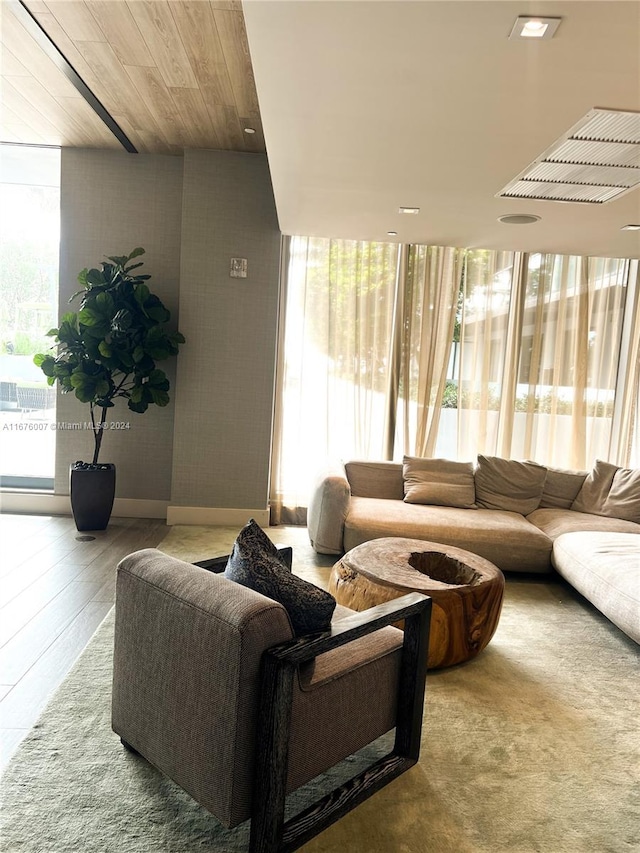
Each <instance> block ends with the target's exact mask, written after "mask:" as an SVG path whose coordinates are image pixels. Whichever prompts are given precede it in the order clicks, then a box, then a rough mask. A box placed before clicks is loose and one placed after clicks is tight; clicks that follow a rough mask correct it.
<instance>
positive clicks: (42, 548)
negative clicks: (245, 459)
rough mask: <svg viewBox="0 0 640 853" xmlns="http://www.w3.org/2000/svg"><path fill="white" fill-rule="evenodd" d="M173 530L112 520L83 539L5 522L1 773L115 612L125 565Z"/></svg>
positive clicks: (25, 518)
mask: <svg viewBox="0 0 640 853" xmlns="http://www.w3.org/2000/svg"><path fill="white" fill-rule="evenodd" d="M168 529H169V528H168V527H167V526H166V524H165V522H164V520H156V519H135V518H112V519H111V521H110V523H109V527H108V528H107V530H104V531H100V532H96V533H91V534H81V533H78V531H77V530H76V528H75V524H74V522H73V519H71V518H66V517H52V516H31V515H8V514H2V515H0V770H1V769H2V768H3V767H4V766H5V765H6V763H7V762H8V760H9V759H10V757H11V755H12V754H13V753H14V751H15V749H16V748H17V746H18V744H19V743H20V741H21V740H22V739H23V738H24V736H25V735H26V734H27V732H28V731H29V730H30V729H31V728H32V726H33V724H34V723H35V722H36V720H37V718H38V717H39V715H40V713H41V712H42V710H43V709H44V707H45V705H46V703H47V701H48V699H49V698H50V696H51V694H52V693H53V692H54V691H55V690H56V689H57V688H58V687H59V685H60V684H61V683H62V681H63V680H64V678H65V677H66V675H67V673H68V672H69V670H70V669H71V667H72V666H73V664H74V662H75V661H76V659H77V658H78V656H79V655H80V653H81V652H82V650H83V649H84V648H85V646H86V645H87V643H88V642H89V640H90V639H91V637H92V636H93V634H94V632H95V630H96V628H97V627H98V625H99V624H100V623H101V622H102V620H103V619H104V617H105V616H106V615H107V613H108V612H109V610H110V609H111V607H112V606H113V603H114V596H115V569H116V565H117V563H118V561H119V560H120V559H121V558H122V557H124V556H126V555H127V554H130V553H131V552H132V551H137V550H138V549H140V548H153V547H155V546H156V545H158V544H159V543H160V542H161V541H162V539H163V538H164V537H165V535H166V534H167V532H168ZM87 535H90V536H93V537H95V538H94V539H91V540H90V541H82V539H81V537H83V536H87Z"/></svg>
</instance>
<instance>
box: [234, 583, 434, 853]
mask: <svg viewBox="0 0 640 853" xmlns="http://www.w3.org/2000/svg"><path fill="white" fill-rule="evenodd" d="M431 604H432V602H431V599H430V598H427V597H426V596H424V595H420V594H419V593H410V594H409V595H405V596H403V597H402V598H398V599H396V600H394V601H391V602H388V603H386V604H380V605H378V606H377V607H372V608H370V609H369V610H365V611H363V612H361V613H355V614H354V615H353V616H349V617H346V618H345V619H342V620H340V621H339V622H337V623H336V624H335V627H334V628H333V629H332V630H331V632H330V633H326V634H321V635H316V636H315V637H304V638H301V639H298V640H294V641H292V642H291V643H286V644H284V645H281V646H276V647H274V648H273V649H269V651H267V652H266V653H265V654H264V656H263V663H262V666H263V671H262V692H261V703H260V711H259V720H260V722H259V728H258V737H257V753H256V772H255V787H254V792H253V813H252V817H251V839H250V845H249V851H250V853H289V851H293V850H297V849H298V848H299V847H301V846H302V845H303V844H305V843H306V842H307V841H309V840H310V839H311V838H313V837H314V836H315V835H317V834H318V833H320V832H322V831H323V830H324V829H326V828H327V827H328V826H330V825H331V824H332V823H334V822H335V821H337V820H339V819H340V818H341V817H343V816H344V815H345V814H347V812H349V811H351V809H353V808H355V807H356V806H358V805H360V803H362V802H364V801H365V800H366V799H368V798H369V797H370V796H371V795H372V794H375V793H376V791H378V790H380V788H382V787H383V786H384V785H386V784H388V783H389V782H391V781H392V780H393V779H395V778H396V777H397V776H399V775H400V774H401V773H404V772H405V771H406V770H408V769H409V768H410V767H412V766H413V765H414V764H415V763H416V762H417V760H418V757H419V755H420V738H421V733H422V714H423V707H424V691H425V680H426V674H427V656H428V653H429V627H430V621H431ZM400 619H404V643H403V647H402V663H401V669H400V683H399V685H398V708H397V716H396V734H395V743H394V747H393V749H392V751H391V752H389V753H388V754H387V755H385V756H383V757H382V758H380V759H378V760H377V761H376V762H375V764H373V765H372V766H371V767H369V768H368V769H367V770H365V771H363V772H362V773H360V774H359V775H357V776H355V777H354V778H352V779H350V780H349V781H347V782H345V783H344V784H342V785H340V786H338V787H337V788H335V789H334V790H332V791H331V792H329V793H328V794H326V795H325V796H324V797H322V798H321V799H319V800H318V801H317V802H315V803H313V804H312V805H310V806H309V807H308V808H306V809H305V810H304V811H303V812H301V813H300V814H298V815H296V816H295V817H293V818H291V819H290V820H289V821H287V822H286V823H285V821H284V807H285V798H286V781H287V769H288V746H289V731H290V724H291V703H292V696H293V684H294V677H295V674H296V670H297V668H298V667H299V666H300V665H301V664H303V663H305V662H306V661H309V660H312V659H313V658H314V657H316V656H317V655H319V654H322V653H323V652H328V651H329V650H330V649H335V648H338V647H339V646H342V645H344V644H345V643H349V642H351V641H352V640H356V639H358V638H359V637H363V636H365V635H366V634H370V633H372V632H373V631H377V630H378V629H380V628H383V627H385V626H386V625H391V624H392V623H394V622H397V621H398V620H400Z"/></svg>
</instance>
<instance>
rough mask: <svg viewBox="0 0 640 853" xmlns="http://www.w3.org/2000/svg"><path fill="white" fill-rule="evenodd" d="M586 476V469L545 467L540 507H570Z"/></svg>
mask: <svg viewBox="0 0 640 853" xmlns="http://www.w3.org/2000/svg"><path fill="white" fill-rule="evenodd" d="M586 476H587V472H586V471H569V470H566V469H563V468H547V479H546V480H545V482H544V490H543V492H542V500H541V501H540V509H544V508H554V509H571V504H572V503H573V502H574V500H575V499H576V498H577V496H578V492H579V491H580V489H581V488H582V485H583V483H584V481H585V478H586Z"/></svg>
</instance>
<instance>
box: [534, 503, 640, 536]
mask: <svg viewBox="0 0 640 853" xmlns="http://www.w3.org/2000/svg"><path fill="white" fill-rule="evenodd" d="M527 521H530V522H531V524H534V525H535V526H536V527H538V528H539V529H540V530H542V531H543V532H544V533H546V534H547V536H548V537H549V538H550V539H553V540H555V539H557V538H558V536H561V535H562V534H563V533H573V532H574V531H575V532H579V531H581V530H601V531H606V532H609V533H640V524H635V522H633V521H625V520H624V519H622V518H609V517H607V516H604V515H592V514H591V513H588V512H576V511H575V510H573V509H536V510H534V511H533V512H532V513H530V514H529V515H528V516H527Z"/></svg>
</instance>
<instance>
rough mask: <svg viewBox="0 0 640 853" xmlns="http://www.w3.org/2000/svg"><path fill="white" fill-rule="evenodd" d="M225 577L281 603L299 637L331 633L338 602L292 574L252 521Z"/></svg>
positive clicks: (238, 542)
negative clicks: (319, 632)
mask: <svg viewBox="0 0 640 853" xmlns="http://www.w3.org/2000/svg"><path fill="white" fill-rule="evenodd" d="M224 576H225V577H226V578H228V580H232V581H235V582H236V583H239V584H242V585H243V586H247V587H249V588H250V589H254V590H255V591H256V592H259V593H261V594H262V595H266V596H267V598H273V599H274V601H278V602H280V604H282V606H283V607H284V608H285V610H286V611H287V613H288V614H289V618H290V619H291V625H292V626H293V630H294V632H295V633H296V634H297V635H302V634H313V633H316V632H317V631H328V630H329V628H330V627H331V617H332V616H333V611H334V610H335V607H336V600H335V598H334V597H333V596H332V595H330V594H329V593H328V592H325V591H324V590H323V589H320V587H318V586H315V584H312V583H309V582H308V581H305V580H303V578H300V577H298V576H297V575H294V574H292V573H291V572H290V571H289V569H288V568H287V567H286V565H285V564H284V563H283V562H282V560H280V558H279V557H278V549H277V548H276V546H275V545H274V544H273V542H272V541H271V540H270V539H269V537H268V536H267V534H266V533H265V532H264V530H262V528H261V527H260V526H259V525H258V524H257V523H256V522H255V521H254V520H253V519H251V520H250V521H249V522H248V524H246V525H245V526H244V527H243V528H242V530H241V531H240V533H239V534H238V538H237V539H236V541H235V543H234V545H233V550H232V551H231V554H230V556H229V561H228V562H227V568H226V569H225V572H224Z"/></svg>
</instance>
